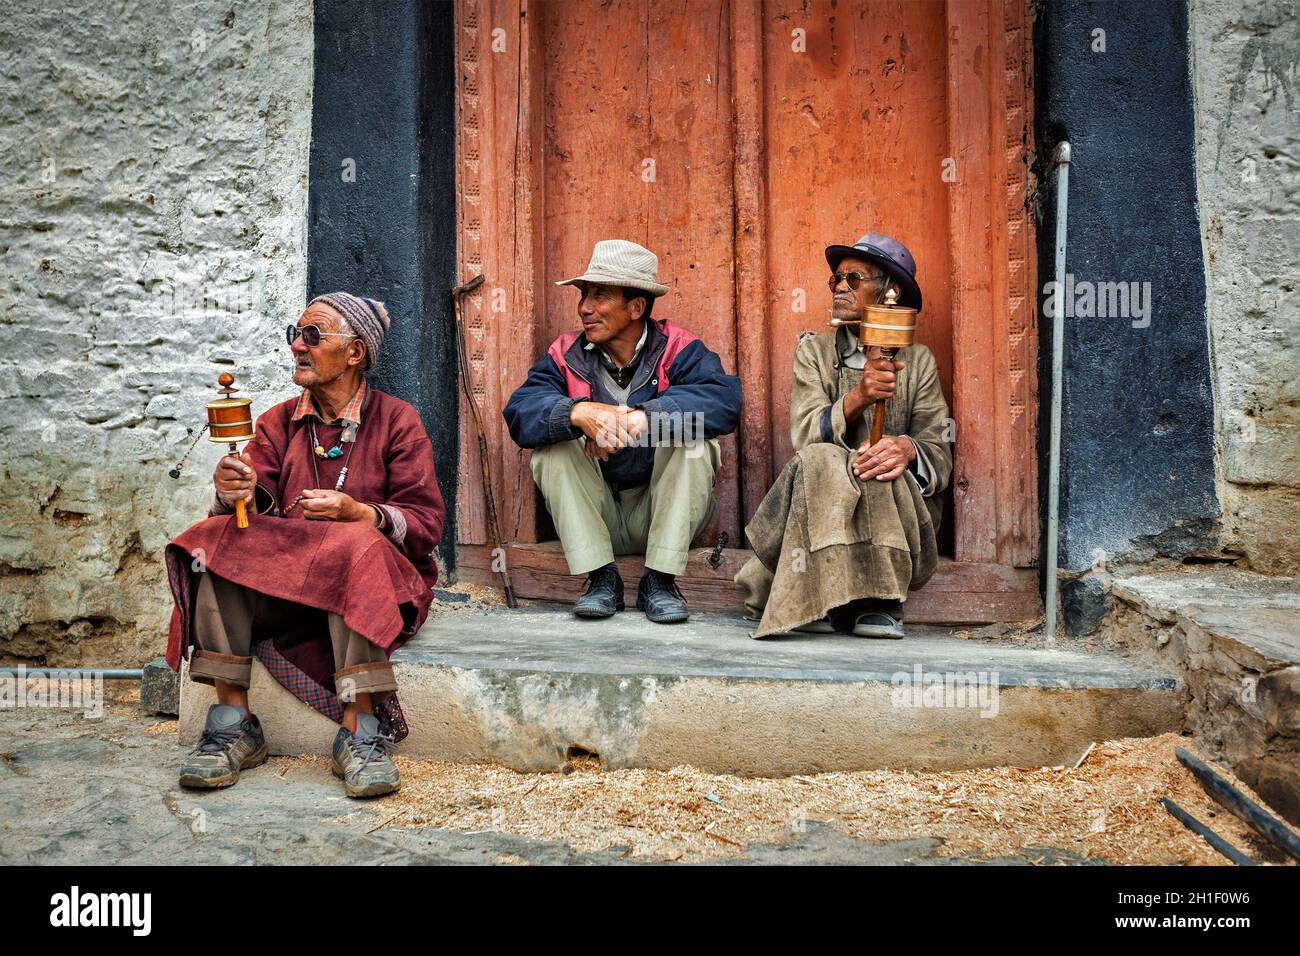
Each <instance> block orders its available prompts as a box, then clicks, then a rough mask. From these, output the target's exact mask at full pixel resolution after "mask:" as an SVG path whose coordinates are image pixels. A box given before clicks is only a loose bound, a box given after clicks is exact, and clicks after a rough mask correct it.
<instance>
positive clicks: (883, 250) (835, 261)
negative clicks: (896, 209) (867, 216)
mask: <svg viewBox="0 0 1300 956" xmlns="http://www.w3.org/2000/svg"><path fill="white" fill-rule="evenodd" d="M846 256H858V257H859V258H862V259H866V260H867V261H868V262H873V263H875V264H876V265H878V266H880V268H882V269H884V270H885V271H886V272H887V273H889V275H890V276H891V277H892V278H893V279H894V280H895V281H896V282H897V283H898V304H899V305H905V306H907V307H908V308H910V309H916V310H917V311H918V312H920V311H921V287H920V286H919V285H917V284H916V260H915V259H913V258H912V254H911V253H910V252H908V251H907V246H905V245H903V244H902V243H901V242H899V241H898V240H897V239H891V238H890V237H889V236H882V235H881V234H880V233H878V232H869V233H867V234H866V235H865V236H863V237H862V238H861V239H859V240H858V241H857V242H855V243H854V244H853V245H851V246H827V247H826V263H827V264H828V265H829V266H830V267H831V271H832V272H834V271H835V270H836V269H838V268H839V265H840V260H841V259H843V258H845V257H846Z"/></svg>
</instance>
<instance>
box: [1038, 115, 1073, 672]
mask: <svg viewBox="0 0 1300 956" xmlns="http://www.w3.org/2000/svg"><path fill="white" fill-rule="evenodd" d="M1055 163H1056V293H1055V304H1056V307H1055V308H1054V309H1053V310H1052V311H1053V313H1054V314H1053V316H1052V426H1051V437H1050V438H1049V441H1048V457H1047V462H1048V463H1047V594H1046V601H1045V604H1046V607H1045V608H1044V615H1045V616H1044V632H1043V633H1044V639H1045V642H1046V644H1047V645H1048V646H1049V647H1050V646H1051V645H1053V644H1055V643H1056V538H1057V533H1058V531H1059V524H1060V517H1061V380H1062V378H1063V377H1064V375H1063V373H1062V365H1063V362H1064V358H1063V357H1064V354H1065V230H1066V225H1067V222H1066V220H1067V215H1066V213H1067V211H1068V209H1069V205H1070V199H1069V194H1070V143H1069V140H1066V141H1064V142H1062V143H1059V144H1057V147H1056V155H1055Z"/></svg>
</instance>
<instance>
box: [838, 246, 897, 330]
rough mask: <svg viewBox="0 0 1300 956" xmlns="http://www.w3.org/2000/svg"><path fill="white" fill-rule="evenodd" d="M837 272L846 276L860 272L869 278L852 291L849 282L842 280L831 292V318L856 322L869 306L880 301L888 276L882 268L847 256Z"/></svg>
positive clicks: (841, 261)
mask: <svg viewBox="0 0 1300 956" xmlns="http://www.w3.org/2000/svg"><path fill="white" fill-rule="evenodd" d="M835 271H836V272H839V273H842V274H844V275H846V276H847V275H848V274H849V273H850V272H859V273H861V274H862V275H864V276H868V277H869V278H867V279H866V280H865V281H863V282H862V283H861V284H860V285H859V286H858V287H857V288H856V289H850V288H849V282H848V280H847V279H841V280H840V281H839V282H837V283H836V284H835V288H834V289H832V290H831V296H832V298H831V317H832V318H836V319H842V320H851V321H855V322H856V321H857V320H858V319H860V318H861V317H862V313H863V311H864V310H865V309H866V307H867V306H869V305H871V304H872V303H873V302H876V301H878V300H879V298H880V294H881V292H882V290H883V289H884V286H885V283H886V282H887V274H886V272H885V270H884V269H882V268H880V266H878V265H875V264H874V263H871V262H868V261H867V260H866V259H859V258H858V257H857V256H845V257H844V258H843V259H841V260H840V264H839V266H837V267H836V269H835Z"/></svg>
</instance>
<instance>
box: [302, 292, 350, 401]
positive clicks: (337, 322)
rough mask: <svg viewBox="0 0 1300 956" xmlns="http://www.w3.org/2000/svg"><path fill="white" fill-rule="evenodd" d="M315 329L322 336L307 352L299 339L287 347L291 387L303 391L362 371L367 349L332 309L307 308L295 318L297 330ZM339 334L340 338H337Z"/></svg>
mask: <svg viewBox="0 0 1300 956" xmlns="http://www.w3.org/2000/svg"><path fill="white" fill-rule="evenodd" d="M305 325H315V326H317V327H319V328H320V330H321V332H322V333H326V332H328V333H332V334H329V335H325V334H322V336H321V340H320V345H318V346H316V347H315V348H309V347H308V346H307V343H306V342H304V341H303V338H302V336H301V335H300V336H298V337H297V338H296V339H294V341H293V345H291V346H289V351H290V352H292V353H293V384H295V385H298V386H301V387H303V388H315V387H317V386H320V385H328V384H329V383H330V382H333V381H335V380H336V379H338V378H339V377H340V376H342V375H346V374H348V372H349V370H351V369H354V368H355V369H356V370H357V371H364V370H365V361H366V347H365V344H364V343H362V341H361V340H360V339H358V338H357V337H356V336H354V335H353V334H352V332H351V331H350V330H349V329H348V325H347V323H346V322H345V321H343V316H341V315H339V314H338V312H336V311H335V310H334V308H333V307H332V306H329V305H326V304H325V303H324V302H316V303H314V304H312V305H310V306H308V307H307V309H306V311H304V312H303V314H302V315H301V316H299V318H298V328H300V329H301V328H302V327H303V326H305ZM340 333H341V334H340Z"/></svg>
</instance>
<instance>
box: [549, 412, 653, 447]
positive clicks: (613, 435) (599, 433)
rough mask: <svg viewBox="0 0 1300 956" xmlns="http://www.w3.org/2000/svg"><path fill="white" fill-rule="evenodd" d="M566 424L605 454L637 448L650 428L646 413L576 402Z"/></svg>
mask: <svg viewBox="0 0 1300 956" xmlns="http://www.w3.org/2000/svg"><path fill="white" fill-rule="evenodd" d="M569 423H571V424H572V425H573V427H576V428H580V429H581V431H582V433H584V434H585V436H586V437H588V438H589V440H590V441H594V442H595V444H597V445H599V446H601V447H602V449H603V450H604V451H620V450H623V449H625V447H628V446H629V445H636V444H637V442H638V441H640V438H641V436H642V434H643V433H645V432H646V429H647V428H649V427H650V424H649V420H647V418H646V414H645V412H643V411H641V410H640V408H637V410H632V408H628V407H627V406H625V405H604V403H602V402H576V403H575V405H573V410H572V411H571V412H569Z"/></svg>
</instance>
